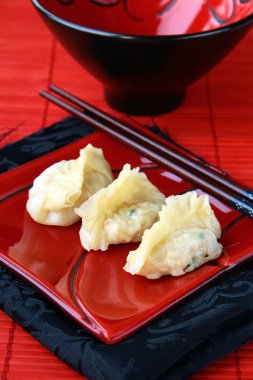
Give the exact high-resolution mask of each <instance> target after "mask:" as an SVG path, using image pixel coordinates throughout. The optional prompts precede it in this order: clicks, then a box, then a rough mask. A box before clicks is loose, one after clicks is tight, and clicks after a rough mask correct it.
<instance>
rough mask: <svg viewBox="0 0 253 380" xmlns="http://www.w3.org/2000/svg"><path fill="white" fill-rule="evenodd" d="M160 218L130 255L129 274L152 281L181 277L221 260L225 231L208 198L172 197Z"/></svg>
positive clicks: (127, 264)
mask: <svg viewBox="0 0 253 380" xmlns="http://www.w3.org/2000/svg"><path fill="white" fill-rule="evenodd" d="M159 217H160V220H159V221H158V222H156V223H155V224H154V225H153V226H152V227H151V228H150V229H149V230H146V231H145V232H144V235H143V238H142V242H141V244H140V245H139V247H138V248H137V249H136V250H135V251H131V252H130V253H129V255H128V257H127V263H126V265H125V267H124V269H125V271H127V272H129V273H131V274H139V275H142V276H145V277H147V278H149V279H156V278H159V277H161V276H163V275H165V274H170V275H172V276H180V275H182V274H185V273H186V272H190V271H192V270H194V269H195V268H197V267H199V266H200V265H202V264H204V263H205V262H207V261H209V260H213V259H216V258H218V257H219V256H220V254H221V252H222V245H221V244H220V243H218V242H217V239H218V238H219V237H220V235H221V228H220V224H219V222H218V220H217V219H216V217H215V215H214V212H213V210H212V209H211V206H210V204H209V201H208V196H207V195H201V196H199V197H198V195H197V193H196V192H188V193H186V194H183V195H177V196H170V197H168V198H167V199H166V205H165V206H163V208H162V211H161V212H160V213H159Z"/></svg>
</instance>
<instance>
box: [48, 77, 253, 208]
mask: <svg viewBox="0 0 253 380" xmlns="http://www.w3.org/2000/svg"><path fill="white" fill-rule="evenodd" d="M50 90H51V91H53V92H55V93H57V94H58V95H60V96H61V97H63V98H64V99H67V100H68V101H70V102H71V103H72V104H74V105H75V106H78V107H80V108H81V109H82V110H83V111H86V112H87V111H88V114H90V115H95V116H96V117H98V118H99V119H100V120H103V121H105V122H106V123H110V125H113V126H114V127H117V128H119V129H120V130H121V131H122V133H124V134H127V135H128V136H129V137H133V138H134V139H137V141H139V142H141V143H144V144H148V145H149V147H150V148H151V149H152V150H153V151H156V152H159V153H161V154H162V155H163V156H165V157H167V158H169V159H170V160H172V161H173V162H175V163H178V164H179V165H183V166H184V167H187V168H188V169H189V170H190V171H192V170H193V171H194V173H198V174H199V175H201V176H204V177H207V178H210V179H211V180H212V181H214V182H217V183H218V184H220V185H221V186H222V187H223V188H227V189H228V190H229V191H231V192H232V193H235V194H237V195H239V196H240V197H242V199H243V200H245V201H248V202H250V203H252V206H253V192H251V191H250V190H247V189H244V188H242V187H241V185H239V184H238V183H236V182H235V181H232V180H231V178H229V179H228V177H227V176H225V175H223V174H222V173H221V172H217V171H215V169H213V168H211V167H210V168H207V166H206V165H204V164H202V163H201V162H200V161H199V162H196V160H194V159H192V158H191V157H190V156H186V155H184V154H183V153H181V152H179V151H177V150H175V149H173V148H172V147H169V146H168V144H167V145H166V143H165V142H163V141H162V140H161V139H156V138H155V136H154V135H152V136H151V135H150V134H149V136H147V131H146V129H145V128H144V127H141V126H139V130H138V129H133V128H132V127H130V126H128V125H125V124H123V123H122V122H121V121H120V120H117V119H116V118H114V117H113V116H111V115H109V114H107V113H105V112H103V111H101V110H99V109H98V108H96V107H95V106H93V105H91V104H89V103H87V102H85V101H84V100H82V99H80V98H78V97H76V96H74V95H73V94H71V93H69V92H67V91H65V90H63V89H61V88H59V87H57V86H54V85H51V86H50Z"/></svg>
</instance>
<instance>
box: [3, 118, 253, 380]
mask: <svg viewBox="0 0 253 380" xmlns="http://www.w3.org/2000/svg"><path fill="white" fill-rule="evenodd" d="M92 131H93V129H92V128H91V127H89V126H87V125H85V124H84V123H82V122H81V121H79V120H78V119H75V118H73V117H70V118H67V119H65V120H64V121H62V122H59V123H57V124H55V125H53V126H52V127H50V128H46V129H43V130H41V131H40V132H38V133H36V134H34V135H32V136H29V137H27V138H25V139H23V140H21V141H19V142H17V143H14V144H12V145H9V146H7V147H5V148H3V149H2V150H1V155H0V170H1V171H2V172H3V171H5V170H7V169H10V168H13V167H16V166H18V165H20V164H22V163H24V162H27V161H29V160H32V159H34V158H36V157H39V156H40V155H42V154H45V153H47V152H49V151H51V150H53V149H56V148H58V147H61V146H63V145H66V144H68V143H70V142H72V141H75V140H76V139H78V138H80V137H82V136H85V135H87V134H89V133H91V132H92ZM0 307H1V308H2V309H3V310H4V311H5V312H6V313H7V314H8V315H9V316H10V317H11V318H13V319H14V320H15V321H16V322H17V323H18V324H19V325H21V326H22V327H23V328H24V329H25V330H27V331H28V332H29V333H30V334H31V335H33V336H34V337H35V338H36V339H38V340H39V341H40V342H41V343H42V344H43V345H44V346H46V347H47V348H48V349H49V350H50V351H51V352H53V353H54V354H55V355H57V356H58V357H59V358H60V359H61V360H63V361H64V362H65V363H67V364H69V365H70V366H71V367H73V368H74V369H76V370H77V371H79V372H80V373H82V374H84V375H85V376H87V377H88V378H89V379H95V380H100V379H101V380H105V379H108V380H111V379H112V380H130V379H131V380H135V379H136V380H137V379H138V380H151V379H162V380H164V379H169V380H184V379H189V378H190V376H191V375H192V374H194V373H196V372H197V371H199V370H200V369H202V368H204V367H206V366H207V365H208V364H210V363H212V362H213V361H215V360H217V359H219V358H221V357H222V356H224V355H226V354H227V353H229V352H231V351H234V350H235V349H237V348H239V347H241V346H242V345H243V344H244V343H246V342H248V341H249V340H251V339H252V338H253V263H247V264H244V265H243V266H241V267H240V268H237V269H236V270H233V271H231V272H230V273H227V274H226V275H224V276H223V277H222V278H220V279H219V280H216V281H215V282H213V283H212V284H211V285H209V286H208V287H206V288H205V289H204V290H202V291H199V292H198V293H197V294H195V295H194V296H192V297H190V298H188V299H187V300H186V301H184V302H181V303H180V304H179V305H178V306H176V307H174V308H173V309H172V310H170V311H167V312H165V313H164V314H163V315H162V316H161V317H159V318H157V319H156V320H154V321H153V322H152V323H151V324H149V325H148V326H146V327H144V328H142V329H140V330H139V331H138V332H136V333H135V334H133V335H131V336H130V337H129V338H127V339H125V340H124V341H122V342H119V343H117V344H115V345H106V344H104V343H102V342H101V341H100V340H98V339H97V338H95V337H94V336H93V335H91V334H90V333H89V332H88V331H87V330H85V329H84V328H82V327H80V326H79V325H78V324H77V323H76V322H74V321H73V320H72V319H71V318H69V317H68V316H67V315H65V314H64V313H63V312H62V311H61V310H59V309H58V308H57V307H56V306H54V305H53V304H52V303H51V302H50V301H48V300H47V299H46V298H45V297H44V296H43V295H41V294H40V293H39V292H37V291H36V290H35V289H34V288H33V287H31V286H30V285H28V284H27V283H26V282H24V281H23V280H22V279H20V278H18V277H17V276H16V275H14V274H13V273H11V272H10V271H9V270H7V269H6V268H4V267H3V266H0Z"/></svg>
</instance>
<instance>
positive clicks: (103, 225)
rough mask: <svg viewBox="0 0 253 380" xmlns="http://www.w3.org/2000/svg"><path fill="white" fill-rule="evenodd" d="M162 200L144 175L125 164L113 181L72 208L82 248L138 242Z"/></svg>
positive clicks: (154, 219)
mask: <svg viewBox="0 0 253 380" xmlns="http://www.w3.org/2000/svg"><path fill="white" fill-rule="evenodd" d="M164 202H165V196H164V195H163V194H162V193H161V192H160V191H159V190H158V189H157V188H156V187H155V186H154V185H153V184H152V183H151V182H150V181H149V180H148V179H147V177H146V175H145V174H144V173H140V172H139V168H135V169H131V167H130V165H129V164H126V165H125V166H124V168H123V170H122V171H121V172H120V174H119V176H118V178H117V179H116V180H115V181H114V182H112V183H111V184H110V185H109V186H108V187H106V188H105V189H101V190H99V191H98V192H97V193H96V194H94V195H93V196H92V197H91V198H89V199H88V200H87V201H86V202H85V203H84V204H83V205H81V207H80V208H78V209H76V210H75V211H76V213H77V214H78V215H79V216H80V217H81V218H82V227H81V230H80V239H81V243H82V245H83V247H84V248H85V249H87V250H88V251H89V250H91V249H93V250H98V249H101V250H102V251H105V250H106V249H107V248H108V246H109V244H118V243H127V242H130V241H140V240H141V237H142V234H143V231H144V230H145V229H147V228H149V227H151V225H152V224H153V223H154V222H155V221H156V220H157V219H158V213H159V210H160V209H161V208H162V205H163V204H164Z"/></svg>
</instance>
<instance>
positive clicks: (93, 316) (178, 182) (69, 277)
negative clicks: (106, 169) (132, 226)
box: [0, 132, 253, 343]
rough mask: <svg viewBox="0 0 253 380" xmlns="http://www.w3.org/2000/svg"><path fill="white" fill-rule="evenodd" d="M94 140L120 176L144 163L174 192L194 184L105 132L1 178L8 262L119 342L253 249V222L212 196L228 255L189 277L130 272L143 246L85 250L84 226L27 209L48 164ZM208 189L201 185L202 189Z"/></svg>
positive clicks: (0, 225)
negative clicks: (48, 219)
mask: <svg viewBox="0 0 253 380" xmlns="http://www.w3.org/2000/svg"><path fill="white" fill-rule="evenodd" d="M89 142H91V143H92V144H93V145H94V146H97V147H101V148H102V149H103V151H104V154H105V157H106V158H107V159H108V161H109V162H110V164H111V166H112V168H113V170H114V172H115V175H117V173H118V172H119V171H120V170H121V169H122V167H123V165H124V164H125V163H126V162H129V163H130V164H131V165H132V167H136V166H140V167H141V170H142V171H144V172H145V173H146V175H147V176H148V178H149V179H150V180H151V181H152V182H153V183H154V184H155V185H156V186H157V187H158V188H159V189H160V190H161V191H162V192H163V193H165V194H166V196H168V195H170V194H179V193H183V192H185V191H188V190H190V189H192V188H193V186H192V185H191V184H189V183H188V182H185V181H184V180H182V179H181V178H179V177H178V176H176V175H174V174H172V173H171V172H168V171H167V170H165V169H163V168H161V167H159V166H157V165H155V164H153V163H152V162H151V161H149V160H148V159H146V158H145V157H141V156H140V155H138V154H137V153H135V152H133V151H131V150H130V149H128V148H126V147H125V146H123V145H121V144H120V143H118V142H116V141H115V140H112V139H111V138H109V137H108V136H105V135H103V134H101V133H99V132H96V133H94V134H92V135H90V136H89V137H85V138H83V139H80V140H78V141H77V142H75V143H73V144H70V145H67V146H66V147H64V148H61V149H58V150H56V151H54V152H52V153H50V154H47V155H45V156H42V157H41V158H38V159H36V160H34V161H32V162H30V163H28V164H25V165H22V166H20V167H19V168H17V169H14V170H11V171H10V172H7V173H4V174H2V175H1V176H0V197H1V204H0V261H1V262H2V263H3V264H4V265H5V266H7V267H8V268H10V269H11V270H13V271H15V272H16V273H18V274H19V275H20V276H21V277H22V278H24V279H25V280H27V281H29V282H30V283H32V284H33V285H35V286H36V287H37V288H38V289H39V290H40V291H41V292H43V293H44V294H45V295H46V296H47V297H48V298H49V299H50V300H52V301H54V302H55V303H56V304H57V305H58V306H60V307H61V308H62V309H63V310H64V311H65V312H67V313H68V314H69V315H71V316H72V317H73V318H74V319H75V320H77V321H78V322H79V323H80V324H81V325H83V326H85V327H86V328H87V329H88V330H90V331H91V332H92V333H94V334H95V335H96V336H98V337H99V338H100V339H102V340H103V341H104V342H106V343H115V342H117V341H119V340H121V339H123V338H125V337H126V336H128V335H129V334H131V333H132V332H134V331H135V330H137V329H139V328H140V327H141V326H143V325H144V324H146V323H147V322H149V321H150V320H152V319H153V318H155V317H156V316H157V315H159V314H161V313H162V312H163V311H164V310H166V309H168V308H170V307H171V306H173V305H175V304H176V303H177V302H179V301H180V300H182V299H184V298H185V297H186V296H188V295H190V294H192V293H193V292H194V291H196V290H197V289H199V288H201V287H202V286H204V285H205V284H207V283H208V282H209V281H211V280H213V279H214V278H217V277H218V276H220V275H222V274H223V273H224V272H225V271H227V270H230V269H231V268H233V267H234V266H236V265H238V264H240V263H241V262H243V261H246V260H248V259H250V258H251V257H252V256H253V254H252V252H253V220H251V219H249V218H247V217H243V216H242V215H241V214H239V213H238V212H237V211H234V210H233V209H231V208H230V207H229V206H227V205H225V204H224V203H222V202H220V201H219V200H217V199H215V198H213V197H210V201H211V204H212V207H213V209H214V211H215V214H216V216H217V218H218V220H219V221H220V223H221V226H222V230H223V235H222V239H221V240H222V244H223V246H224V252H223V254H222V256H221V257H220V259H218V260H216V261H215V262H210V263H208V264H205V265H204V266H202V267H201V268H199V269H197V270H195V271H194V272H191V273H188V274H186V275H184V276H182V277H177V278H175V277H170V276H164V277H162V278H160V279H158V280H147V279H146V278H144V277H141V276H132V275H130V274H129V273H126V272H125V271H124V270H123V266H124V264H125V262H126V256H127V254H128V252H129V251H130V250H133V249H135V248H136V247H137V245H136V244H122V245H116V246H110V248H109V250H108V251H106V252H84V250H83V248H82V246H81V244H80V241H79V228H80V224H79V223H76V224H75V225H73V226H71V227H52V226H43V225H40V224H37V223H36V222H34V221H33V220H32V219H31V218H30V216H29V215H28V214H27V212H26V208H25V206H26V201H27V195H28V194H27V193H28V188H29V186H31V184H32V181H33V179H34V178H35V177H36V176H37V175H38V174H39V173H40V172H41V171H42V170H44V169H45V168H46V167H48V166H49V165H51V164H52V163H54V162H57V161H59V160H61V159H70V158H75V157H77V156H78V152H79V149H80V148H83V147H84V146H85V145H87V144H88V143H89ZM197 191H198V192H201V190H197Z"/></svg>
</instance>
